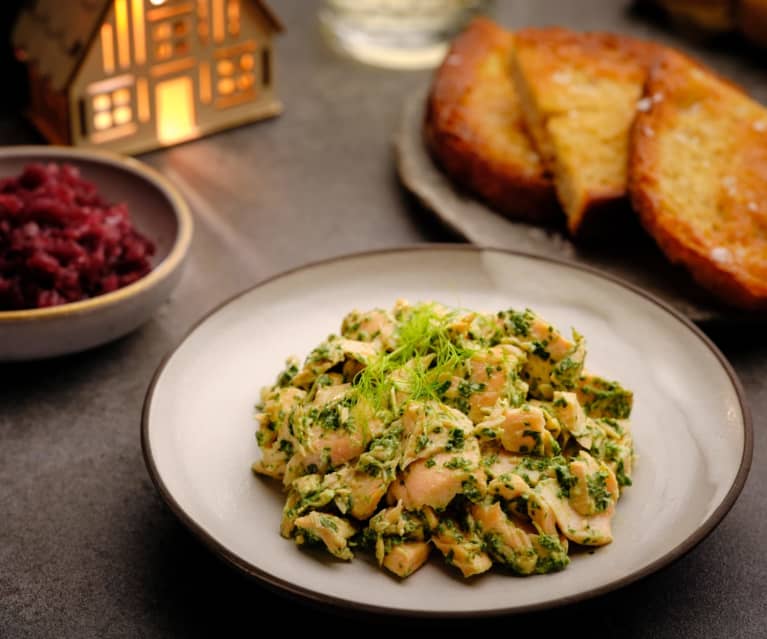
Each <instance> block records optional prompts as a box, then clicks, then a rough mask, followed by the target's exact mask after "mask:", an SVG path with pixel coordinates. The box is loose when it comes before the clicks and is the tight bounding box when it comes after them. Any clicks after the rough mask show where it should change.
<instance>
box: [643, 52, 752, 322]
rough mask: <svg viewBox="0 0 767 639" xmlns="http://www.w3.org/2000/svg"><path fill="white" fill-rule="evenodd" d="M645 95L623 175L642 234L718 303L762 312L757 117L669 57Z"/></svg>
mask: <svg viewBox="0 0 767 639" xmlns="http://www.w3.org/2000/svg"><path fill="white" fill-rule="evenodd" d="M647 95H648V97H647V98H646V99H645V101H646V104H644V105H642V106H643V107H644V108H643V109H641V110H640V112H639V114H638V116H637V119H636V123H635V125H634V128H633V131H632V139H631V156H630V171H629V174H630V180H629V190H630V194H631V201H632V203H633V205H634V208H635V210H636V211H637V213H638V214H639V217H640V220H641V222H642V224H643V225H644V227H645V228H646V229H647V231H648V232H649V233H650V234H651V235H652V236H653V237H654V238H655V240H656V241H657V243H658V245H659V246H660V248H661V250H662V251H663V252H664V253H665V254H666V256H667V257H668V258H669V259H670V260H671V261H672V262H674V263H678V264H681V265H683V266H684V267H686V268H687V269H688V270H689V272H690V273H691V274H692V276H693V277H694V279H695V280H696V281H697V282H699V283H700V284H701V285H702V286H704V287H705V288H707V289H708V290H710V291H711V292H713V293H714V294H715V295H716V296H718V297H719V298H721V299H722V300H723V301H724V302H726V303H728V304H730V305H732V306H736V307H740V308H744V309H749V310H765V309H767V109H765V108H764V107H763V106H761V105H760V104H758V103H757V102H755V101H754V100H752V99H750V98H749V97H748V96H747V95H746V94H745V93H743V92H742V91H741V90H740V89H739V88H737V87H736V86H734V85H732V84H730V83H729V82H728V81H726V80H724V79H721V78H719V77H717V76H716V75H714V74H713V73H712V72H711V71H709V70H707V69H705V68H703V67H702V66H700V65H698V64H697V63H695V62H693V61H692V60H690V59H689V58H686V57H685V56H683V55H682V54H679V53H676V52H673V51H668V52H666V53H664V54H663V56H662V57H661V58H660V59H659V61H658V63H657V64H656V65H655V66H654V67H653V69H652V70H651V72H650V74H649V78H648V82H647Z"/></svg>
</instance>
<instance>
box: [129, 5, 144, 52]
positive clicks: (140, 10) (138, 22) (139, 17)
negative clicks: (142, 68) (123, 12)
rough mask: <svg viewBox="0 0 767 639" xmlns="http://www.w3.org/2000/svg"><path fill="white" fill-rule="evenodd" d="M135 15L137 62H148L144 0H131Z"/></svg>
mask: <svg viewBox="0 0 767 639" xmlns="http://www.w3.org/2000/svg"><path fill="white" fill-rule="evenodd" d="M131 15H132V17H133V45H134V48H135V49H136V51H135V53H134V56H135V58H136V64H144V63H145V62H146V32H145V30H144V0H131Z"/></svg>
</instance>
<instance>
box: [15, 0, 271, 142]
mask: <svg viewBox="0 0 767 639" xmlns="http://www.w3.org/2000/svg"><path fill="white" fill-rule="evenodd" d="M281 30H282V25H281V23H280V21H279V20H278V19H277V17H276V16H275V15H274V14H273V13H272V11H271V10H270V9H269V7H267V5H266V4H265V3H264V2H261V1H259V0H197V2H194V3H192V2H184V3H178V2H170V1H167V0H151V1H150V2H146V1H145V0H76V1H72V2H68V3H66V4H62V3H60V2H59V1H58V0H37V2H36V3H30V4H29V5H27V6H25V8H24V9H22V11H21V12H20V14H19V16H18V19H17V20H16V25H15V27H14V30H13V35H12V44H13V50H14V53H15V55H16V58H17V59H18V60H19V61H21V62H23V63H24V64H25V65H26V68H27V73H28V81H29V82H28V83H29V102H28V106H27V111H26V112H27V115H28V116H29V119H30V120H31V121H32V122H33V124H34V125H35V127H37V129H38V130H39V131H40V132H41V133H42V134H43V135H44V136H45V138H46V139H47V140H48V141H49V142H51V143H53V144H71V145H78V146H92V147H97V148H107V149H110V150H112V151H119V152H122V153H140V152H143V151H148V150H150V149H154V148H157V147H161V146H168V145H170V144H175V143H177V142H183V141H186V140H191V139H194V138H197V137H200V136H201V135H205V134H207V133H211V132H214V131H220V130H222V129H226V128H229V127H232V126H236V125H239V124H243V123H246V122H252V121H253V120H258V119H261V118H264V117H269V116H273V115H276V114H278V113H279V112H280V111H281V110H282V105H281V104H280V102H279V100H278V99H277V97H276V95H275V92H274V73H273V55H272V38H273V36H274V35H275V34H277V33H279V32H280V31H281Z"/></svg>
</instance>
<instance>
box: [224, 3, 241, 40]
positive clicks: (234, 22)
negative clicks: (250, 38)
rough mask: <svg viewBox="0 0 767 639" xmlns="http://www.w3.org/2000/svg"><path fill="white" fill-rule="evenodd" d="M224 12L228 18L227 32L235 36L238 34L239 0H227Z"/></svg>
mask: <svg viewBox="0 0 767 639" xmlns="http://www.w3.org/2000/svg"><path fill="white" fill-rule="evenodd" d="M226 13H227V18H229V33H230V34H232V35H233V36H235V37H236V36H238V35H239V34H240V0H229V4H228V5H227V6H226Z"/></svg>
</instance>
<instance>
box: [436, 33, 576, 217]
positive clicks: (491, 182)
mask: <svg viewBox="0 0 767 639" xmlns="http://www.w3.org/2000/svg"><path fill="white" fill-rule="evenodd" d="M513 46H514V39H513V35H512V34H511V33H510V32H508V31H506V30H504V29H502V28H501V27H499V26H498V25H497V24H496V23H494V22H492V21H491V20H489V19H487V18H476V19H474V20H473V21H472V23H471V24H470V25H469V26H468V27H467V28H466V29H465V30H464V31H463V32H462V33H461V34H459V35H458V36H457V37H456V38H455V40H454V41H453V42H452V43H451V47H450V50H449V52H448V54H447V55H446V57H445V60H444V61H443V63H442V65H441V66H440V67H439V69H437V71H436V72H435V75H434V79H433V82H432V85H431V88H430V91H429V95H428V98H427V105H426V114H425V120H424V126H423V131H424V141H425V143H426V146H427V148H428V149H429V151H430V153H431V155H432V157H433V158H434V160H435V161H436V163H437V164H438V165H439V166H440V167H441V168H442V170H443V171H444V172H445V173H446V174H447V175H448V176H449V177H450V178H451V179H452V180H453V181H454V182H455V183H457V184H459V185H460V186H462V187H464V188H466V189H467V190H469V191H470V192H472V193H474V194H475V195H477V196H479V197H480V198H481V199H482V200H484V201H485V202H487V203H488V204H489V205H490V206H491V207H492V208H493V209H495V210H497V211H498V212H499V213H502V214H503V215H505V216H507V217H509V218H511V219H515V220H522V221H526V222H531V223H537V224H550V223H555V222H561V221H562V212H561V210H560V208H559V206H558V204H557V200H556V196H555V193H554V187H553V184H552V181H551V178H550V177H549V176H548V174H547V173H546V170H545V168H544V166H543V163H542V162H541V160H540V157H539V156H538V154H537V153H536V151H535V148H534V146H533V144H532V141H531V140H530V138H529V135H528V133H527V132H526V130H525V125H524V121H523V119H522V114H521V111H520V107H519V100H518V98H517V96H516V94H515V92H514V88H513V84H512V82H511V78H510V75H509V73H508V68H507V65H508V61H509V59H510V56H511V52H512V49H513Z"/></svg>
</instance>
